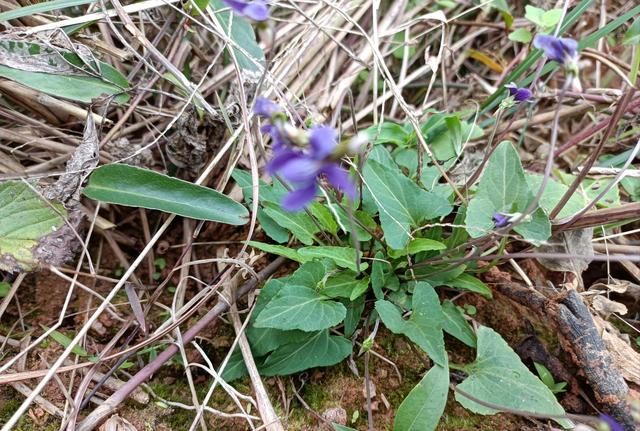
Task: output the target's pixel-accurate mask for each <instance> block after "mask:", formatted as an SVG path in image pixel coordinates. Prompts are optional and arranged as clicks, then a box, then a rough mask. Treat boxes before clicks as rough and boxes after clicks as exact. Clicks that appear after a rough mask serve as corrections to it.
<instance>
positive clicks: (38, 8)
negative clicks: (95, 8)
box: [0, 0, 97, 22]
mask: <svg viewBox="0 0 640 431" xmlns="http://www.w3.org/2000/svg"><path fill="white" fill-rule="evenodd" d="M96 1H97V0H53V1H45V2H42V3H36V4H32V5H29V6H22V7H17V8H15V9H11V10H9V11H6V12H2V13H0V22H3V21H9V20H12V19H18V18H22V17H24V16H31V15H35V14H37V13H44V12H51V11H52V10H59V9H64V8H68V7H74V6H82V5H85V4H90V3H95V2H96Z"/></svg>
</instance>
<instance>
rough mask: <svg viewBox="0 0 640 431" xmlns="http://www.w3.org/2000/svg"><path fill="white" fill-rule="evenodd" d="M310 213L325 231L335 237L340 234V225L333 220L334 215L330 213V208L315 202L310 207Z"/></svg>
mask: <svg viewBox="0 0 640 431" xmlns="http://www.w3.org/2000/svg"><path fill="white" fill-rule="evenodd" d="M309 211H310V212H311V215H313V217H315V219H316V220H317V221H318V223H319V224H320V226H321V227H322V229H323V230H325V231H327V232H330V233H332V234H334V235H335V234H336V233H338V223H336V221H335V219H334V218H333V214H331V211H329V208H327V207H326V206H324V205H323V204H321V203H319V202H313V203H312V204H311V205H309Z"/></svg>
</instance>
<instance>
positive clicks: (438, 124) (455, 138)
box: [422, 113, 483, 161]
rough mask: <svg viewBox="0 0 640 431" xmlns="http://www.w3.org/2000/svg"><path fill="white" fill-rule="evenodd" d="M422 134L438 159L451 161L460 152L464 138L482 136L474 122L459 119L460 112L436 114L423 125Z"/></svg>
mask: <svg viewBox="0 0 640 431" xmlns="http://www.w3.org/2000/svg"><path fill="white" fill-rule="evenodd" d="M422 134H423V135H424V138H425V140H426V141H427V142H428V143H429V146H430V147H431V150H432V151H433V153H434V155H435V156H436V158H437V159H438V160H449V161H453V160H455V158H456V157H458V156H459V155H460V154H461V153H462V145H463V143H464V142H465V141H466V140H473V139H477V138H479V137H481V136H482V134H483V132H482V129H481V128H480V127H478V126H476V125H475V124H472V123H469V122H466V121H461V120H460V114H457V113H456V114H446V115H445V114H436V115H433V116H432V117H431V118H430V119H429V120H428V121H427V122H426V123H425V124H424V125H423V126H422Z"/></svg>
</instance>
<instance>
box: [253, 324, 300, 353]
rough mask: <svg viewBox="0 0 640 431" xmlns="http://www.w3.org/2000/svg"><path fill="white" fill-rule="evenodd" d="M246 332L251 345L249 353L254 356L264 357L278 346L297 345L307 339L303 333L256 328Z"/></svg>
mask: <svg viewBox="0 0 640 431" xmlns="http://www.w3.org/2000/svg"><path fill="white" fill-rule="evenodd" d="M246 332H247V337H248V338H249V343H250V344H251V353H252V354H253V355H254V356H264V355H266V354H267V353H269V352H272V351H274V350H276V349H277V348H279V347H280V346H284V345H285V344H290V343H297V342H299V341H303V340H306V339H307V338H308V337H309V333H308V332H304V331H297V330H296V331H283V330H280V329H273V328H256V327H255V326H249V327H248V328H247V330H246Z"/></svg>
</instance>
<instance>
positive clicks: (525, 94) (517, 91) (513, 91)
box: [504, 82, 533, 102]
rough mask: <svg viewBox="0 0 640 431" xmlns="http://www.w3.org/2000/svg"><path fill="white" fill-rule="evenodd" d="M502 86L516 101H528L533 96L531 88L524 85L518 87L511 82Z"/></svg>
mask: <svg viewBox="0 0 640 431" xmlns="http://www.w3.org/2000/svg"><path fill="white" fill-rule="evenodd" d="M504 87H505V88H506V89H507V90H509V94H510V95H511V96H512V97H513V98H514V100H515V101H516V102H528V101H529V100H530V99H531V98H532V97H533V93H531V90H529V89H528V88H526V87H518V86H517V85H516V84H515V83H513V82H512V83H510V84H507V85H505V86H504Z"/></svg>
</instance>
